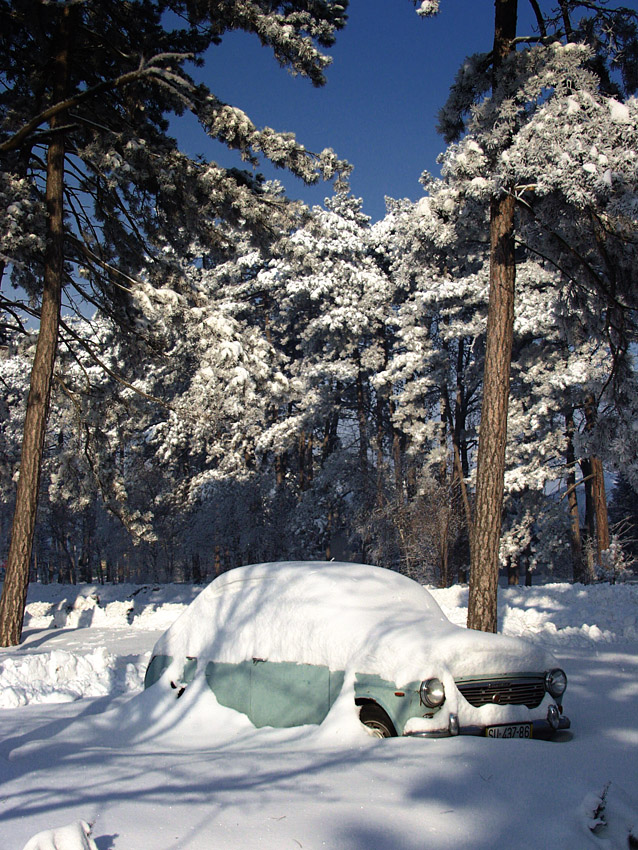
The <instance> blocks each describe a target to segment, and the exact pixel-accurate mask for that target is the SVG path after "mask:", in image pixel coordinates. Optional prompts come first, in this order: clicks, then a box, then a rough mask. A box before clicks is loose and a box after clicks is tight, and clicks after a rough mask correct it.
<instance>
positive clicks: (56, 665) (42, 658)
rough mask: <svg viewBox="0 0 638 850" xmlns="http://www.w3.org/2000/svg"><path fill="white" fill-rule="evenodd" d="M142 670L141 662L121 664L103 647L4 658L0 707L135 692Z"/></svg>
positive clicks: (0, 664) (140, 681)
mask: <svg viewBox="0 0 638 850" xmlns="http://www.w3.org/2000/svg"><path fill="white" fill-rule="evenodd" d="M144 668H145V663H143V662H140V663H139V664H130V663H128V664H124V663H121V662H120V661H119V660H118V658H117V657H116V656H115V655H112V654H110V653H109V652H107V650H106V648H105V647H98V648H97V649H95V650H94V651H93V652H89V653H87V654H85V655H78V654H75V653H71V652H66V651H65V650H60V649H55V650H53V651H51V652H38V653H32V654H31V653H30V654H25V655H22V656H20V655H14V656H8V657H7V658H4V659H1V660H0V708H17V707H18V706H20V705H27V704H28V703H52V702H73V700H76V699H80V698H81V697H101V696H106V695H107V694H112V693H123V692H125V691H137V690H139V689H140V688H141V687H142V684H143V681H144Z"/></svg>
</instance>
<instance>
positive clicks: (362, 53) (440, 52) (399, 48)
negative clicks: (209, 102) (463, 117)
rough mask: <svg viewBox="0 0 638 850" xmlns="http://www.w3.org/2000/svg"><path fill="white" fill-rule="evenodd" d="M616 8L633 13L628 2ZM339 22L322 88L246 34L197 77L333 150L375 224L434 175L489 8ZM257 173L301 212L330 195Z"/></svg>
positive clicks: (356, 12)
mask: <svg viewBox="0 0 638 850" xmlns="http://www.w3.org/2000/svg"><path fill="white" fill-rule="evenodd" d="M622 5H625V6H629V7H630V8H636V0H624V2H623V4H622ZM529 8H530V6H529V3H527V2H525V0H520V2H519V34H528V32H529V33H531V32H532V26H531V17H530V13H529V12H528V9H529ZM348 14H349V21H348V24H347V25H346V28H345V29H344V30H343V31H342V32H341V33H339V34H338V36H337V43H336V45H335V46H334V47H333V48H332V49H331V50H330V51H329V54H330V55H331V56H332V57H333V64H332V65H331V67H330V68H329V69H328V71H327V80H328V81H327V83H326V85H325V86H324V87H323V88H320V89H316V88H313V86H312V85H311V84H310V83H309V82H308V81H307V80H305V79H303V78H301V77H292V76H291V75H290V74H289V73H288V72H287V71H285V70H284V69H282V68H280V66H279V65H278V64H277V62H276V61H275V59H274V57H273V55H272V53H271V52H270V51H269V50H268V49H266V48H263V47H261V45H260V44H259V42H258V40H257V39H256V38H255V37H253V36H248V35H246V34H245V33H231V34H230V35H227V36H225V38H224V40H223V42H222V44H221V45H219V46H218V47H215V48H212V49H211V51H210V53H209V54H208V56H207V62H206V68H205V74H204V77H205V80H206V82H207V84H208V85H209V86H210V88H211V90H212V91H213V92H214V93H215V94H216V95H217V97H219V98H220V99H221V100H223V101H225V102H227V103H231V104H233V105H234V106H238V107H239V108H241V109H243V110H244V111H245V112H246V113H247V114H248V115H249V116H250V118H251V119H252V120H253V121H254V123H255V124H256V125H257V126H259V127H262V126H264V125H268V126H270V127H273V128H275V129H276V130H281V131H292V132H294V133H295V134H296V135H297V138H298V139H299V141H300V142H301V143H302V144H304V145H305V146H306V147H307V148H308V149H310V150H314V151H320V150H322V149H323V148H324V147H332V148H333V149H334V150H335V151H336V153H337V154H338V156H340V157H342V158H345V159H348V160H349V161H350V162H351V163H352V164H353V165H354V172H353V174H352V178H351V185H352V190H353V192H354V194H355V195H357V196H359V197H362V198H363V200H364V211H365V212H366V213H367V214H368V215H370V216H371V217H372V218H373V220H375V221H376V220H378V219H380V218H382V217H383V215H384V213H385V201H384V198H385V196H386V195H388V196H390V197H393V198H404V197H406V198H411V199H412V200H416V199H418V198H419V197H421V194H422V189H421V186H420V184H419V182H418V181H419V176H420V174H421V172H422V171H423V170H424V169H427V170H429V171H436V170H437V165H436V157H437V156H438V154H439V153H440V152H441V150H442V149H443V147H444V143H443V140H442V138H441V137H440V136H439V135H438V134H437V132H436V116H437V112H438V110H439V108H440V107H441V106H442V105H443V103H444V102H445V99H446V96H447V92H448V90H449V87H450V85H451V83H452V81H453V79H454V75H455V73H456V71H457V69H458V67H459V66H460V64H461V62H462V61H463V59H464V58H465V56H467V55H468V54H470V53H474V52H477V51H484V50H490V49H491V46H492V39H493V18H494V3H493V0H441V12H440V14H439V15H438V16H437V17H435V18H426V19H422V18H419V17H418V16H417V14H416V12H415V8H414V5H413V3H412V2H411V0H351V2H350V6H349V11H348ZM528 22H530V23H529V24H528ZM179 137H180V140H183V141H184V142H185V143H186V144H187V148H188V152H189V153H196V152H197V153H202V154H204V155H205V156H206V157H208V158H211V159H215V160H216V161H218V162H220V164H223V165H236V164H238V162H237V159H233V155H231V154H229V153H228V152H226V151H225V150H222V149H221V146H219V145H216V144H215V143H212V142H210V143H208V144H207V142H206V139H205V137H203V136H202V134H201V133H194V132H191V130H190V128H187V126H186V128H185V129H183V130H181V131H180V133H179ZM259 170H260V171H262V172H263V173H264V174H266V176H268V177H272V176H276V177H277V178H278V179H279V180H281V181H282V183H283V184H284V185H285V187H286V189H287V191H288V194H289V195H291V196H292V197H298V198H302V199H303V200H305V201H306V202H307V203H309V204H320V203H322V202H323V200H324V198H325V197H326V195H327V194H329V192H330V187H329V186H326V184H320V185H319V186H316V187H310V188H308V187H305V186H304V184H303V183H302V182H301V181H300V180H298V179H296V178H294V177H292V176H290V175H287V174H286V173H285V172H284V171H281V170H277V171H276V172H275V171H274V170H269V169H267V168H260V169H259Z"/></svg>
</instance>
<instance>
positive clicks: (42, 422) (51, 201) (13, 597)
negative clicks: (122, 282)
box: [0, 6, 71, 646]
mask: <svg viewBox="0 0 638 850" xmlns="http://www.w3.org/2000/svg"><path fill="white" fill-rule="evenodd" d="M70 17H71V9H70V7H69V6H65V7H64V8H63V9H61V10H60V18H59V21H58V26H57V31H56V35H55V38H56V43H55V45H56V46H55V60H54V66H53V74H54V81H53V98H54V101H55V102H60V101H62V100H64V99H65V96H66V93H67V86H68V65H69V42H70V29H71V23H70ZM65 122H66V115H65V114H64V112H61V113H58V114H57V115H56V116H54V117H53V118H52V119H51V125H50V126H51V131H52V133H51V141H50V143H49V150H48V154H47V185H46V205H47V239H46V251H45V258H44V283H43V291H42V310H41V314H40V331H39V334H38V342H37V346H36V351H35V356H34V359H33V367H32V371H31V384H30V388H29V396H28V399H27V410H26V415H25V420H24V433H23V438H22V455H21V460H20V476H19V478H18V487H17V493H16V506H15V512H14V515H13V527H12V531H11V543H10V544H9V554H8V557H7V569H6V576H5V581H4V587H3V590H2V598H1V599H0V646H15V645H16V644H18V643H19V642H20V638H21V636H22V624H23V622H24V606H25V603H26V598H27V590H28V586H29V565H30V561H31V549H32V546H33V534H34V530H35V518H36V512H37V507H38V491H39V487H40V471H41V468H42V453H43V449H44V438H45V433H46V425H47V417H48V412H49V402H50V399H51V382H52V379H53V368H54V365H55V357H56V352H57V344H58V327H59V323H60V304H61V298H62V279H63V275H64V209H63V204H64V132H63V131H58V132H56V130H57V128H58V127H60V126H63V125H64V123H65Z"/></svg>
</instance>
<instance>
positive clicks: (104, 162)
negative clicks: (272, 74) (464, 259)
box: [0, 0, 347, 326]
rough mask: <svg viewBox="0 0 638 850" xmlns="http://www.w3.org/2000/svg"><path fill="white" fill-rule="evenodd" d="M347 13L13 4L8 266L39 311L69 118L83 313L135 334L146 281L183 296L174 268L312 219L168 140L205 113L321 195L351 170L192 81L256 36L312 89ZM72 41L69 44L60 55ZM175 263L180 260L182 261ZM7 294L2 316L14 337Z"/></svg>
mask: <svg viewBox="0 0 638 850" xmlns="http://www.w3.org/2000/svg"><path fill="white" fill-rule="evenodd" d="M346 5H347V4H346V3H345V2H344V3H335V2H330V0H312V2H307V1H306V0H303V2H292V3H290V2H278V3H272V2H264V0H252V2H246V0H241V2H240V0H234V2H212V0H211V2H182V1H181V0H154V1H153V2H149V1H148V0H144V1H143V2H142V0H140V2H126V3H122V2H116V1H115V0H113V2H109V0H107V2H103V1H102V0H101V1H100V2H97V0H95V2H94V0H82V2H69V3H43V2H40V0H16V1H15V2H13V0H11V2H8V0H2V2H0V56H1V58H0V81H1V82H2V91H1V92H0V200H2V203H0V208H1V212H0V262H1V263H2V267H3V268H5V267H9V268H10V271H11V277H12V280H13V282H14V283H15V284H16V285H19V286H21V287H22V288H23V289H24V290H25V291H26V292H27V293H28V295H29V297H30V299H31V306H32V307H35V308H36V309H37V302H38V293H39V291H40V286H41V278H42V262H43V249H44V248H43V233H44V216H45V199H44V175H45V170H46V151H47V146H48V143H49V140H50V138H51V131H50V129H49V122H50V121H51V120H52V119H53V118H54V117H55V116H56V115H58V114H62V115H64V126H63V129H58V130H57V132H64V135H65V145H66V173H65V205H66V239H65V249H64V250H65V257H66V260H67V263H68V265H67V278H66V282H65V284H66V292H67V298H68V300H69V302H78V301H79V302H80V303H81V302H88V303H90V304H93V305H94V306H99V307H100V308H102V309H103V310H105V311H106V312H107V313H110V314H112V315H114V316H116V317H117V318H118V320H123V319H124V314H125V312H126V310H128V309H129V307H130V305H129V299H128V293H129V291H130V290H131V288H134V287H135V285H136V281H137V280H138V279H139V278H143V279H145V280H148V281H161V283H162V285H166V283H167V282H169V281H171V280H173V281H174V280H175V275H174V264H173V257H174V256H179V257H180V258H182V259H184V258H191V259H193V260H197V258H199V257H201V255H202V251H203V247H202V246H206V251H207V252H209V253H210V251H211V250H212V249H216V250H217V251H218V252H220V253H224V252H227V251H228V250H229V249H230V248H231V247H232V244H233V240H234V236H233V234H232V232H231V231H230V230H229V226H230V227H232V228H234V229H235V230H243V231H246V232H248V233H250V234H251V235H252V236H253V238H257V239H261V240H263V239H272V238H273V236H274V235H278V234H279V232H280V231H281V230H282V229H288V228H289V227H290V226H291V225H293V224H294V223H295V222H296V221H298V220H299V215H300V207H299V206H298V205H295V204H293V203H291V202H289V201H288V200H287V199H286V198H285V197H284V196H283V194H282V193H281V190H280V189H279V188H278V187H277V186H270V185H267V184H265V183H264V182H263V180H262V178H261V177H260V176H258V175H256V174H254V173H253V172H252V171H241V170H237V169H226V168H222V167H220V166H218V165H217V164H215V163H214V162H205V161H203V160H199V159H192V158H190V157H188V156H186V155H184V154H183V153H182V152H180V150H179V149H178V146H177V143H176V142H175V140H174V139H173V138H171V136H170V135H169V134H168V132H167V131H168V118H169V116H170V115H171V114H173V115H178V116H179V115H181V114H182V113H184V112H185V111H190V112H192V113H193V114H194V115H195V117H196V118H197V120H198V121H199V123H200V125H201V127H202V132H205V133H207V134H208V135H209V136H211V137H212V138H215V139H217V140H219V141H220V142H222V143H223V144H225V145H227V146H228V147H230V148H233V149H237V150H238V151H240V153H241V155H242V157H243V158H244V159H245V160H246V161H247V162H248V163H249V164H250V165H254V164H255V163H256V162H258V160H259V158H260V157H265V158H267V159H269V160H270V161H271V162H273V163H274V164H275V165H276V166H279V167H281V168H286V169H289V170H291V171H292V172H293V173H295V174H296V175H298V176H299V177H300V178H301V179H303V180H305V181H307V182H314V181H316V180H318V179H320V178H325V179H332V178H334V177H338V176H339V175H340V174H341V173H343V172H344V171H346V170H347V167H346V165H345V163H343V162H340V161H339V160H338V159H337V158H336V156H335V154H334V153H333V152H332V151H330V150H324V151H322V152H317V153H316V154H315V153H311V152H309V151H307V150H306V149H305V148H304V147H303V145H301V144H299V143H298V142H297V141H296V139H295V138H294V136H293V135H292V134H290V133H280V132H277V131H275V130H272V129H270V128H268V127H266V128H263V129H261V130H260V129H258V128H257V127H255V125H254V124H253V123H252V122H251V120H250V119H249V117H248V116H247V115H246V114H245V113H244V112H243V111H242V110H241V109H239V108H237V107H234V106H231V105H228V104H225V103H222V102H221V101H220V100H219V99H218V98H216V97H215V95H214V93H213V92H211V91H210V90H209V89H208V88H207V87H206V86H205V85H203V84H201V83H196V82H195V80H194V77H193V76H192V74H191V70H194V69H195V66H197V65H199V64H201V63H202V61H203V60H202V56H203V54H204V52H205V50H206V49H207V48H208V47H209V46H210V45H211V44H212V43H216V42H218V41H219V40H220V39H221V38H222V37H223V35H224V33H226V32H228V31H230V30H234V29H244V30H246V31H248V32H252V33H254V34H255V35H256V36H257V37H258V38H259V39H260V40H261V42H262V43H263V44H264V45H265V46H267V47H269V48H271V49H272V50H273V52H274V54H275V57H276V58H277V60H278V61H279V62H280V63H281V64H282V65H283V66H285V67H287V68H289V69H290V70H291V71H292V72H294V73H298V74H301V75H303V76H305V77H307V78H309V79H310V80H311V81H312V83H313V84H315V85H320V84H322V83H323V81H324V70H325V68H326V66H327V64H328V63H329V61H330V60H329V58H328V57H327V56H325V55H324V54H323V53H322V52H321V48H322V47H326V46H329V45H330V44H331V43H332V42H333V41H334V35H335V32H336V31H337V30H339V29H340V28H341V27H342V26H343V25H344V23H345V7H346ZM65 11H66V12H67V13H68V15H69V24H68V26H69V29H70V41H69V44H70V47H69V50H68V57H67V62H68V81H67V84H66V92H65V96H64V97H63V98H62V99H60V98H57V99H56V96H55V95H54V93H53V90H52V82H51V81H52V67H53V65H52V63H53V62H54V58H55V56H56V55H57V54H56V50H57V49H58V47H59V44H58V42H59V39H60V33H59V30H60V21H61V18H62V15H63V13H64V12H65ZM56 39H57V41H56ZM169 247H170V250H167V249H168V248H169ZM11 300H12V299H10V298H8V296H7V295H6V294H3V296H2V302H1V304H0V306H2V307H3V308H4V310H5V311H6V312H5V319H6V320H7V321H9V323H10V324H13V325H14V326H15V324H16V322H17V314H15V313H14V312H12V311H13V308H12V305H11Z"/></svg>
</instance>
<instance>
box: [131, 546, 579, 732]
mask: <svg viewBox="0 0 638 850" xmlns="http://www.w3.org/2000/svg"><path fill="white" fill-rule="evenodd" d="M200 676H203V677H205V680H206V683H207V685H208V687H209V688H210V690H211V691H212V692H213V693H214V695H215V697H216V699H217V702H218V703H220V704H221V705H223V706H226V707H228V708H231V709H235V710H236V711H239V712H242V713H243V714H245V715H247V716H248V718H249V719H250V720H251V721H252V723H253V724H254V725H255V726H256V727H263V726H275V727H289V726H301V725H304V724H320V723H322V722H323V720H324V719H325V718H326V717H327V715H328V713H329V712H330V710H331V708H332V707H333V705H334V704H335V702H336V700H337V699H338V698H340V705H343V700H344V699H347V700H350V701H351V705H352V709H353V712H354V711H357V712H359V719H360V721H361V722H362V723H363V724H364V725H365V726H366V727H367V728H368V730H369V731H370V732H371V734H373V735H377V736H379V737H391V736H394V735H414V736H421V737H443V736H448V735H459V734H461V735H486V736H488V737H497V738H531V737H535V738H536V737H545V738H547V737H551V736H553V735H554V734H555V733H556V732H558V731H559V730H563V729H567V728H569V725H570V723H569V720H568V718H567V717H565V715H564V714H563V708H562V698H563V694H564V692H565V688H566V686H567V678H566V676H565V673H564V672H563V671H562V670H560V669H559V668H558V667H557V665H556V662H555V659H554V658H553V657H552V656H551V655H550V654H549V653H548V652H546V651H545V650H544V649H543V648H542V647H540V646H538V645H536V644H533V643H531V642H529V641H526V640H524V639H522V638H516V637H505V636H503V635H494V634H486V633H484V632H477V631H470V630H467V629H464V628H461V627H460V626H456V625H453V624H452V623H451V622H450V621H449V620H448V619H447V618H446V617H445V615H444V614H443V612H442V611H441V609H440V608H439V606H438V605H437V603H436V602H435V601H434V599H433V598H432V596H431V595H430V593H429V592H428V591H427V590H426V589H425V588H423V587H421V586H420V585H419V584H417V583H416V582H414V581H412V580H411V579H409V578H406V577H405V576H402V575H400V574H398V573H395V572H392V571H391V570H386V569H382V568H380V567H372V566H366V565H362V564H351V563H335V562H288V563H271V564H256V565H252V566H247V567H240V568H237V569H234V570H231V571H229V572H227V573H223V574H222V575H221V576H219V577H218V578H216V579H215V580H214V581H213V582H212V583H211V584H210V585H208V587H206V588H205V589H204V590H203V591H202V592H201V593H200V595H199V596H198V597H197V598H196V599H195V600H194V601H193V602H192V603H191V605H190V606H189V607H188V608H187V609H186V611H184V612H183V614H182V615H181V616H180V617H179V618H178V619H177V620H176V621H175V623H174V624H173V625H172V626H171V627H170V628H169V629H168V631H166V632H165V633H164V635H163V636H162V637H161V638H160V639H159V641H158V642H157V644H156V645H155V648H154V650H153V653H152V657H151V661H150V663H149V666H148V668H147V672H146V678H145V687H146V688H150V687H154V688H164V689H165V690H166V691H169V690H170V692H172V693H173V694H175V696H176V697H179V696H181V694H182V693H183V692H184V690H185V689H186V688H187V687H189V685H190V684H191V683H192V682H193V681H194V680H195V678H196V677H200Z"/></svg>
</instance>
